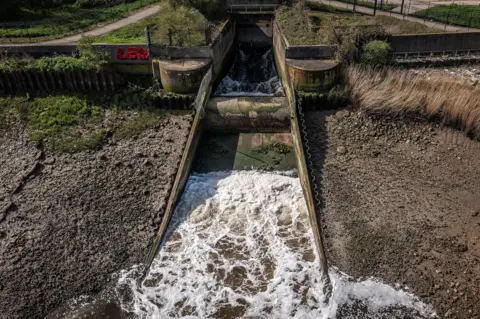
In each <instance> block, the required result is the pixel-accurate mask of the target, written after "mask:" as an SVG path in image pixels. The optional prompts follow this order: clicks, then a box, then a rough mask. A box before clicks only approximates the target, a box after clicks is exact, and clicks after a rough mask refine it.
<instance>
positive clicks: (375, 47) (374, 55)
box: [360, 40, 390, 65]
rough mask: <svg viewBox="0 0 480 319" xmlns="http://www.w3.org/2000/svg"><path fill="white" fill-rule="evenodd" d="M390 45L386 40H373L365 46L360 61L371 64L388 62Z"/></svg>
mask: <svg viewBox="0 0 480 319" xmlns="http://www.w3.org/2000/svg"><path fill="white" fill-rule="evenodd" d="M389 50H390V45H389V44H388V43H387V42H385V41H380V40H373V41H370V42H368V43H367V44H365V45H364V46H363V54H362V55H361V57H360V62H362V63H365V64H369V65H382V64H386V63H387V62H388V51H389Z"/></svg>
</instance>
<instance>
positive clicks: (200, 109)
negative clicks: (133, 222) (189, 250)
mask: <svg viewBox="0 0 480 319" xmlns="http://www.w3.org/2000/svg"><path fill="white" fill-rule="evenodd" d="M202 82H204V83H205V85H202V86H200V89H199V90H198V92H197V98H196V99H195V104H196V105H195V109H196V110H197V112H196V114H195V118H194V119H193V122H192V127H191V128H190V133H189V135H188V139H187V142H186V144H185V148H184V150H183V155H182V159H181V161H180V165H179V168H178V171H177V174H176V175H175V181H174V183H173V186H172V189H171V192H170V197H169V199H168V202H167V206H166V208H165V212H164V214H163V218H162V224H161V225H160V229H159V230H158V233H157V237H156V238H155V242H154V243H153V245H152V247H151V249H150V253H149V254H148V256H147V259H146V261H145V264H146V265H147V267H146V269H148V268H149V267H150V265H151V263H152V262H153V259H154V258H155V255H156V254H157V251H158V247H159V246H160V244H161V243H162V240H163V238H164V236H165V234H166V232H167V228H168V224H169V223H170V220H171V218H172V215H173V211H174V209H175V206H176V205H177V203H178V201H179V199H180V196H181V195H182V192H183V190H184V188H185V184H186V183H187V179H188V175H190V171H191V168H192V164H193V160H194V158H195V152H196V150H197V148H198V145H199V143H200V139H201V137H202V134H203V127H204V124H203V121H204V119H203V114H204V108H205V105H206V103H207V99H208V98H207V97H208V96H210V92H211V91H212V83H213V81H212V68H210V69H209V71H208V72H207V74H206V75H205V76H204V79H203V80H202Z"/></svg>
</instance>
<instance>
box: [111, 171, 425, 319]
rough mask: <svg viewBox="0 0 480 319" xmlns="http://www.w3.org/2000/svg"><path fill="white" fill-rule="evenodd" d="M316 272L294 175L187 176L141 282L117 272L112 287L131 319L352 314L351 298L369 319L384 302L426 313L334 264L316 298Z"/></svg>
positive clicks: (404, 296) (421, 306)
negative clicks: (328, 283)
mask: <svg viewBox="0 0 480 319" xmlns="http://www.w3.org/2000/svg"><path fill="white" fill-rule="evenodd" d="M320 271H321V270H320V267H319V262H318V256H317V254H316V252H315V249H314V241H313V235H312V232H311V228H310V225H309V221H308V216H307V211H306V205H305V200H304V198H303V194H302V190H301V187H300V182H299V180H298V178H296V177H293V176H292V175H291V174H287V175H285V174H280V173H265V172H256V171H238V172H230V173H226V172H223V173H209V174H200V175H192V176H190V179H189V181H188V183H187V186H186V189H185V192H184V194H183V196H182V199H181V201H180V203H179V205H178V206H177V208H176V210H175V213H174V216H173V218H172V222H171V224H170V226H169V230H168V234H167V237H166V240H165V242H164V243H163V245H162V247H161V250H160V251H159V253H158V255H157V256H156V258H155V261H154V263H153V264H152V266H151V268H150V270H149V272H148V274H147V276H146V278H145V279H144V280H143V281H141V282H139V281H138V280H137V278H138V275H137V273H138V269H136V268H133V269H131V270H130V271H124V272H122V273H121V274H120V276H119V281H118V285H117V292H118V295H119V297H120V299H121V301H122V307H123V308H124V309H125V310H126V311H128V312H130V313H133V314H135V315H136V316H137V317H139V318H169V317H184V318H218V317H222V318H237V317H243V318H285V317H295V318H335V317H336V316H337V314H338V313H342V314H343V317H346V318H358V316H356V314H358V312H357V309H356V308H358V305H359V303H360V304H361V310H358V311H361V313H362V314H367V315H368V316H369V318H380V317H381V316H380V315H379V316H377V313H379V314H381V313H382V311H383V310H385V309H386V310H388V309H389V308H392V307H393V308H395V307H396V308H399V309H400V310H401V311H403V312H402V313H405V311H407V313H409V314H415V315H418V316H420V317H427V316H429V315H430V314H431V313H432V312H431V310H430V309H429V307H427V306H425V305H424V304H422V303H421V302H420V301H419V300H418V299H417V298H415V297H414V296H412V295H411V294H409V293H407V292H404V291H401V290H397V289H394V288H393V287H390V286H388V285H384V284H382V283H380V282H378V281H375V280H367V281H363V282H357V281H352V280H351V278H348V276H346V275H345V274H342V273H341V272H339V271H337V270H335V269H332V271H331V273H330V275H331V279H332V284H333V292H332V298H330V299H329V302H328V303H325V296H324V295H323V288H324V283H323V282H322V281H321V280H320V278H321V276H320V274H321V273H320ZM342 309H343V310H342ZM342 311H343V312H342ZM392 311H393V310H392ZM389 313H391V314H392V313H393V312H389ZM350 315H352V316H351V317H349V316H350ZM370 315H371V316H370ZM362 318H363V317H362ZM386 318H391V317H386Z"/></svg>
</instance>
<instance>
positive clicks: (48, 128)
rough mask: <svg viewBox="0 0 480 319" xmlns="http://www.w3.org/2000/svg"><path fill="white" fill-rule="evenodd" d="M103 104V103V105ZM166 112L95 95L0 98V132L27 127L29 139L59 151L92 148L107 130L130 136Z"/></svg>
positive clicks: (146, 127)
mask: <svg viewBox="0 0 480 319" xmlns="http://www.w3.org/2000/svg"><path fill="white" fill-rule="evenodd" d="M102 103H103V104H102ZM166 114H167V112H166V111H164V110H159V109H155V108H152V107H149V106H147V107H138V106H137V107H135V105H133V104H131V105H130V107H129V108H125V104H121V105H116V104H115V102H114V99H113V98H110V99H108V101H107V99H106V98H105V97H102V96H97V95H90V96H88V95H81V94H79V95H57V96H47V97H36V98H31V97H28V96H27V97H3V98H0V133H2V134H3V133H5V132H7V131H8V130H10V129H11V128H13V127H14V126H18V125H21V127H25V128H26V129H27V133H28V136H29V138H30V139H31V140H32V141H35V142H37V143H39V144H40V145H42V146H43V147H45V148H48V149H51V150H53V151H55V152H58V153H73V152H79V151H84V150H94V149H98V148H100V147H101V146H102V144H103V143H104V141H105V136H106V134H107V133H106V132H107V131H108V132H109V133H111V134H114V135H115V136H116V137H117V138H118V139H126V138H132V137H135V136H137V135H138V134H140V133H141V132H143V131H145V130H147V129H149V128H151V127H153V126H155V125H156V124H158V123H160V122H161V121H162V119H163V118H164V117H165V115H166Z"/></svg>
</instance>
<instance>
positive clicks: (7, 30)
mask: <svg viewBox="0 0 480 319" xmlns="http://www.w3.org/2000/svg"><path fill="white" fill-rule="evenodd" d="M158 1H159V0H136V1H133V2H127V1H124V0H117V1H113V2H110V3H108V4H106V5H103V6H99V7H94V8H88V9H86V8H85V9H83V8H79V7H76V6H75V5H70V6H65V7H59V8H54V9H48V10H41V11H40V10H39V11H38V14H39V15H41V16H42V17H47V18H42V19H39V20H32V21H28V20H22V21H16V22H1V23H0V42H2V43H15V42H36V41H43V40H48V39H54V38H59V37H63V36H66V35H70V34H74V33H83V32H85V31H87V30H89V29H91V28H92V27H94V26H97V25H99V24H104V23H108V22H113V21H114V20H116V19H121V18H125V17H128V16H129V15H130V14H131V13H133V12H134V11H136V10H138V9H140V8H143V7H145V6H147V5H149V4H152V3H155V2H158Z"/></svg>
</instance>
